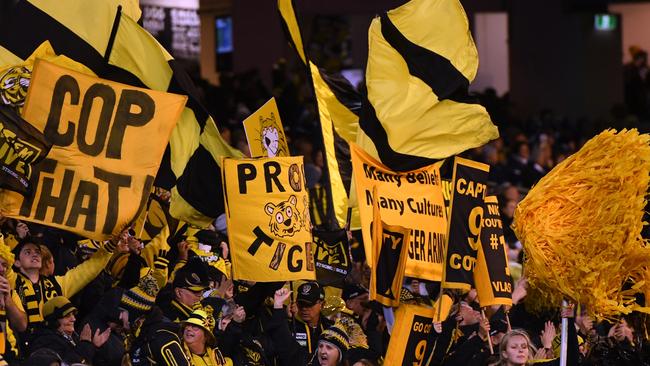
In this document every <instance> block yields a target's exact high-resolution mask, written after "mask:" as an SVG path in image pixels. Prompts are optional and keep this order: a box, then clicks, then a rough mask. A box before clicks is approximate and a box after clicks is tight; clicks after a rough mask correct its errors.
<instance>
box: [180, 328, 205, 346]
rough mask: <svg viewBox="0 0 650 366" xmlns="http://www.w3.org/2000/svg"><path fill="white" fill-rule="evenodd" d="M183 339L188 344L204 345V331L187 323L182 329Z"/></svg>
mask: <svg viewBox="0 0 650 366" xmlns="http://www.w3.org/2000/svg"><path fill="white" fill-rule="evenodd" d="M183 341H185V343H187V344H189V345H192V344H201V345H205V341H206V338H205V331H204V330H203V329H201V328H200V327H197V326H196V325H192V324H188V325H186V326H185V329H183Z"/></svg>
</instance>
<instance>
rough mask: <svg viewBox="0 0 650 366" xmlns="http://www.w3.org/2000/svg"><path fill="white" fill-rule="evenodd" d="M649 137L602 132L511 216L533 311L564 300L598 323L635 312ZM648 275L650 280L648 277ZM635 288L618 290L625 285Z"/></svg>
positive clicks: (642, 286) (641, 286)
mask: <svg viewBox="0 0 650 366" xmlns="http://www.w3.org/2000/svg"><path fill="white" fill-rule="evenodd" d="M649 174H650V136H649V135H647V134H639V133H638V132H637V131H636V130H629V131H628V130H623V131H621V132H619V133H617V132H616V131H614V130H607V131H604V132H602V133H601V134H599V135H598V136H596V137H594V138H593V139H591V140H589V141H588V142H587V143H586V144H585V145H584V146H583V147H582V149H580V151H578V152H577V153H575V154H574V155H572V156H570V157H569V158H567V159H566V160H565V161H563V162H562V163H560V164H559V165H558V166H556V167H555V168H554V169H553V170H552V171H551V172H550V173H549V174H548V175H546V176H545V177H544V178H542V179H541V180H540V181H539V183H538V184H537V185H536V186H534V187H533V188H532V189H531V190H530V192H529V193H528V195H527V196H526V198H525V199H524V200H523V201H522V202H521V203H520V204H519V206H518V207H517V209H516V211H515V218H514V223H513V228H514V230H515V232H516V234H517V237H518V238H519V239H520V240H521V242H522V243H523V244H524V249H525V258H526V259H525V264H524V271H525V275H526V276H527V278H528V282H529V287H530V291H529V296H528V299H527V301H528V302H527V305H530V307H531V308H532V309H533V310H542V309H544V308H549V307H554V308H557V307H559V305H560V303H561V301H562V299H569V300H572V301H575V302H578V303H582V304H587V306H588V308H589V312H590V313H591V315H594V316H595V317H597V318H603V317H604V318H609V317H613V316H617V315H620V314H625V313H629V312H631V311H633V310H636V309H638V306H637V305H636V304H634V295H635V294H636V293H641V292H644V291H647V290H646V283H648V282H645V283H642V282H641V281H643V280H644V279H645V278H646V270H645V268H646V267H647V266H648V263H650V248H649V247H648V246H647V243H646V241H645V240H644V239H643V238H642V237H641V229H642V228H643V225H644V223H643V220H642V219H643V213H644V209H645V206H646V199H645V196H646V192H647V191H648V184H649V183H650V175H649ZM648 278H650V275H648ZM625 283H628V284H635V283H636V284H637V285H636V286H634V287H633V288H631V289H628V290H625V291H623V290H622V288H623V285H624V284H625Z"/></svg>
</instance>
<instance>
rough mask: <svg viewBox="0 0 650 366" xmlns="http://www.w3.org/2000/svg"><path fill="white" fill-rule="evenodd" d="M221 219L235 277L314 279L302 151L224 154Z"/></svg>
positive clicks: (269, 280)
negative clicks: (246, 155)
mask: <svg viewBox="0 0 650 366" xmlns="http://www.w3.org/2000/svg"><path fill="white" fill-rule="evenodd" d="M222 166H223V177H222V178H223V182H227V184H226V185H225V187H224V195H225V201H226V221H227V224H228V238H229V240H230V242H229V244H230V252H231V257H232V265H233V276H234V279H236V280H248V281H258V282H272V281H293V280H307V279H309V280H314V279H315V278H316V275H315V269H314V257H313V249H312V237H311V220H310V218H309V207H308V202H309V197H308V195H307V190H306V189H305V178H304V173H303V160H302V157H277V158H260V159H227V158H226V159H224V160H223V162H222Z"/></svg>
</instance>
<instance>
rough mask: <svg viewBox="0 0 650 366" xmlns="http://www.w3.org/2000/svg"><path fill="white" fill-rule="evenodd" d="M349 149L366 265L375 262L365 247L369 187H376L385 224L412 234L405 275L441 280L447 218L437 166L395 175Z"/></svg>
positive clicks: (352, 146) (368, 237)
mask: <svg viewBox="0 0 650 366" xmlns="http://www.w3.org/2000/svg"><path fill="white" fill-rule="evenodd" d="M350 151H351V152H352V167H353V171H352V173H353V175H354V185H355V187H356V193H357V201H358V204H359V213H360V215H361V227H362V231H363V242H364V244H365V251H366V258H367V259H368V263H374V261H373V260H372V259H373V258H372V253H371V252H370V249H371V246H370V245H369V244H370V243H372V240H371V235H370V224H371V223H372V217H373V215H372V202H373V199H375V197H373V194H372V187H373V186H375V185H376V186H377V187H378V189H379V192H380V195H379V197H376V199H377V201H378V204H379V208H380V211H381V217H382V218H383V220H384V222H387V223H390V224H391V225H397V226H402V227H405V228H408V229H410V230H411V235H410V239H409V242H408V250H407V255H408V258H407V259H406V276H409V277H416V278H421V279H426V280H430V281H440V279H441V278H442V265H443V262H444V245H445V243H446V241H447V240H446V238H447V218H446V212H445V206H444V203H443V197H442V190H441V181H440V171H439V170H438V167H436V166H434V165H430V166H427V167H425V168H422V169H419V170H414V171H410V172H393V171H391V170H390V169H388V168H387V167H386V166H384V165H382V164H381V163H379V162H378V161H376V160H374V159H373V158H372V157H370V156H369V155H368V154H366V153H365V152H364V151H363V150H362V149H361V148H360V147H358V146H357V145H355V144H350Z"/></svg>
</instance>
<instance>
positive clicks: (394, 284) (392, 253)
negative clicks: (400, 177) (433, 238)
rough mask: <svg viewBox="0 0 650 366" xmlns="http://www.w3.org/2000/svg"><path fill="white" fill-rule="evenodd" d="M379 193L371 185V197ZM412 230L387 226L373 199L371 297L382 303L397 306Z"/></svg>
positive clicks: (376, 202) (377, 204)
mask: <svg viewBox="0 0 650 366" xmlns="http://www.w3.org/2000/svg"><path fill="white" fill-rule="evenodd" d="M378 192H380V191H379V190H378V189H377V187H376V186H375V187H373V190H372V193H373V196H378V195H379V193H378ZM410 232H411V230H409V229H407V228H404V227H401V226H396V225H387V224H386V223H384V222H383V220H382V219H381V213H380V210H379V203H378V201H377V200H375V201H374V202H373V223H372V258H374V262H373V264H372V272H371V276H370V300H377V302H379V303H380V304H382V305H384V306H392V307H396V306H399V301H400V289H401V287H402V282H403V280H404V267H405V265H406V250H407V243H408V240H409V234H410Z"/></svg>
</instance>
